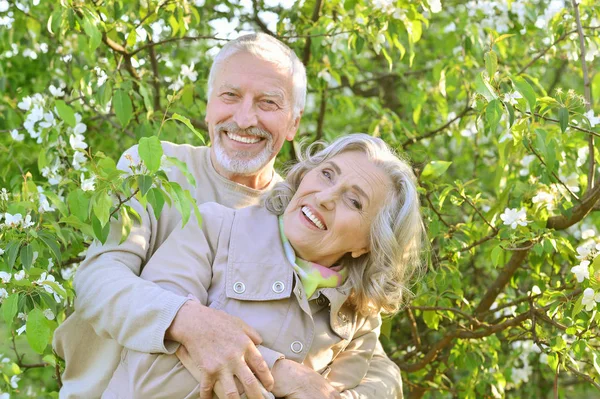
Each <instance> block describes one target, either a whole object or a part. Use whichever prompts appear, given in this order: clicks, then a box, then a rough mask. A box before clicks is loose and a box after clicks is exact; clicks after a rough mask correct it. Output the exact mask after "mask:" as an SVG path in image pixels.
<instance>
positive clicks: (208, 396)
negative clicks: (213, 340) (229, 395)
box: [200, 374, 226, 399]
mask: <svg viewBox="0 0 600 399" xmlns="http://www.w3.org/2000/svg"><path fill="white" fill-rule="evenodd" d="M214 386H215V379H214V377H212V376H209V375H208V374H203V375H202V382H201V383H200V399H212V397H213V388H214ZM219 398H220V397H219ZM225 398H226V397H225V396H224V397H223V398H222V399H225Z"/></svg>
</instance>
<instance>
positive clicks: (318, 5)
mask: <svg viewBox="0 0 600 399" xmlns="http://www.w3.org/2000/svg"><path fill="white" fill-rule="evenodd" d="M322 3H323V0H315V8H313V14H312V18H311V21H312V22H313V23H315V22H317V21H318V20H319V14H320V12H321V5H322ZM311 43H312V40H311V38H310V37H308V38H306V43H305V44H304V50H303V52H302V63H303V64H304V66H308V61H310V45H311Z"/></svg>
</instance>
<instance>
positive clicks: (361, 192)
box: [325, 161, 369, 201]
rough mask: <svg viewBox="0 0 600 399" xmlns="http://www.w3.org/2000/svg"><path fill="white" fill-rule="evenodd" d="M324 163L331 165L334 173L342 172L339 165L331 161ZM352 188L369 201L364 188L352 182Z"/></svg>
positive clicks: (339, 173)
mask: <svg viewBox="0 0 600 399" xmlns="http://www.w3.org/2000/svg"><path fill="white" fill-rule="evenodd" d="M325 165H329V166H331V168H333V170H335V173H337V174H338V175H341V174H342V170H341V169H340V167H339V166H338V165H337V164H336V163H335V162H333V161H327V162H325ZM352 188H353V189H354V190H356V192H358V194H359V195H360V196H362V197H364V198H365V199H366V200H367V201H369V196H368V195H367V193H366V192H365V190H363V189H362V188H360V187H359V186H358V185H356V184H353V185H352Z"/></svg>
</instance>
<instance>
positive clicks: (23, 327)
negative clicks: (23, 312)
mask: <svg viewBox="0 0 600 399" xmlns="http://www.w3.org/2000/svg"><path fill="white" fill-rule="evenodd" d="M26 328H27V325H26V324H23V325H22V326H21V327H19V328H18V329H17V335H21V334H23V333H24V332H25V329H26Z"/></svg>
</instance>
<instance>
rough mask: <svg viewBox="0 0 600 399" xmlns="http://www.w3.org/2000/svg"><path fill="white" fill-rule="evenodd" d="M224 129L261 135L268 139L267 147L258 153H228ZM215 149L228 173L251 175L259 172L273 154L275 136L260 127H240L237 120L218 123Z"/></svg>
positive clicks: (216, 155)
mask: <svg viewBox="0 0 600 399" xmlns="http://www.w3.org/2000/svg"><path fill="white" fill-rule="evenodd" d="M223 130H226V131H228V132H230V133H234V134H238V135H247V136H253V137H261V138H264V139H266V140H267V143H266V144H265V147H264V148H263V149H262V150H261V151H260V152H259V153H258V154H256V155H253V153H251V152H249V151H235V152H234V153H233V154H228V153H227V151H226V150H225V148H224V147H223V142H222V138H221V135H222V134H225V133H224V132H223ZM213 149H214V152H215V158H216V161H217V163H218V164H219V166H221V167H222V168H223V169H225V171H227V172H228V173H232V174H235V175H241V176H249V175H254V174H256V173H258V172H259V171H260V170H261V169H262V168H264V167H265V166H266V165H267V164H268V163H269V161H270V160H271V158H272V156H273V136H271V134H270V133H268V132H267V131H265V130H263V129H260V128H256V127H253V128H249V129H240V128H239V127H238V126H237V124H236V123H235V122H229V123H223V124H218V125H216V126H215V129H214V140H213Z"/></svg>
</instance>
